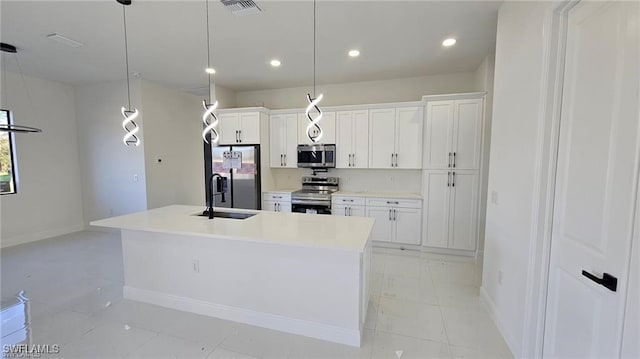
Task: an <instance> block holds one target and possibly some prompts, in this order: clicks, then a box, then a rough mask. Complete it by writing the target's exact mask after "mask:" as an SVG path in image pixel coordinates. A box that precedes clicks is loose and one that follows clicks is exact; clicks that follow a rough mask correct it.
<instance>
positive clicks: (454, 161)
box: [453, 152, 456, 168]
mask: <svg viewBox="0 0 640 359" xmlns="http://www.w3.org/2000/svg"><path fill="white" fill-rule="evenodd" d="M453 168H456V153H455V152H454V153H453Z"/></svg>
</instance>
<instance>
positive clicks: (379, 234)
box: [367, 207, 392, 242]
mask: <svg viewBox="0 0 640 359" xmlns="http://www.w3.org/2000/svg"><path fill="white" fill-rule="evenodd" d="M367 217H371V218H373V219H375V223H374V224H373V229H372V230H371V239H372V240H374V241H379V242H391V223H392V222H391V208H388V207H367Z"/></svg>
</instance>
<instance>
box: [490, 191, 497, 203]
mask: <svg viewBox="0 0 640 359" xmlns="http://www.w3.org/2000/svg"><path fill="white" fill-rule="evenodd" d="M491 203H493V204H498V192H496V191H491Z"/></svg>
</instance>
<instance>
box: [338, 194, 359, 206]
mask: <svg viewBox="0 0 640 359" xmlns="http://www.w3.org/2000/svg"><path fill="white" fill-rule="evenodd" d="M331 205H332V206H333V205H337V206H341V205H351V206H364V205H365V200H364V197H343V196H336V197H334V196H331Z"/></svg>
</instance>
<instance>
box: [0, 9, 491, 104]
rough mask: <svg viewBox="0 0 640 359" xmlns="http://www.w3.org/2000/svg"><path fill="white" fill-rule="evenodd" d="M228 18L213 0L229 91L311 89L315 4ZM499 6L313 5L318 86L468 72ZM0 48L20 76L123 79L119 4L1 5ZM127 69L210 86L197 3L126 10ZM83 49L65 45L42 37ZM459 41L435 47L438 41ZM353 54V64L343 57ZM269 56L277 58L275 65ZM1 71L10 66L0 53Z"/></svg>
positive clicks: (485, 45) (219, 64)
mask: <svg viewBox="0 0 640 359" xmlns="http://www.w3.org/2000/svg"><path fill="white" fill-rule="evenodd" d="M256 2H257V3H258V5H259V6H260V7H262V9H263V10H264V11H263V12H262V13H260V14H256V15H247V16H236V15H233V14H231V12H229V11H228V10H227V9H226V8H224V6H223V5H222V4H221V3H220V2H219V1H217V0H210V2H209V10H210V26H211V34H212V38H211V44H212V50H211V52H212V65H213V66H214V67H215V68H216V70H217V74H215V75H213V79H214V81H215V82H216V83H217V84H219V85H222V86H225V87H228V88H231V89H234V90H237V91H244V90H257V89H266V88H283V87H294V86H307V85H311V84H312V82H313V77H312V75H313V13H312V11H313V3H312V2H311V1H309V0H304V1H303V0H299V1H265V0H256ZM499 5H500V2H486V1H442V2H434V1H330V0H323V1H318V3H317V5H316V6H317V82H318V83H319V84H320V83H342V82H354V81H367V80H382V79H391V78H401V77H410V76H421V75H431V74H442V73H453V72H461V71H473V70H475V69H476V68H477V67H478V65H479V64H480V63H481V62H482V60H483V58H484V57H485V56H486V55H487V54H489V53H490V52H491V51H493V49H494V47H495V33H496V19H497V9H498V7H499ZM0 12H1V29H0V30H1V32H0V37H1V40H2V42H8V43H11V44H13V45H15V46H17V47H18V48H19V54H18V59H19V61H20V65H21V67H22V70H23V72H24V73H25V74H31V75H34V76H37V77H42V78H47V79H51V80H55V81H59V82H63V83H67V84H72V85H79V84H89V83H97V82H104V81H114V80H119V79H124V77H125V63H124V40H123V34H124V33H123V27H122V6H121V5H120V4H118V3H117V2H116V1H115V0H109V1H101V0H93V1H51V0H49V1H24V0H22V1H6V0H2V1H1V3H0ZM127 30H128V36H129V59H130V71H131V72H140V73H141V74H142V77H143V78H146V79H149V80H153V81H157V82H160V83H164V84H166V85H169V86H172V87H175V88H179V89H183V90H187V91H191V92H195V93H198V92H200V93H201V92H202V89H203V88H205V87H206V86H207V77H206V76H207V75H206V74H205V73H204V68H205V67H206V39H205V34H206V21H205V1H204V0H200V1H185V0H183V1H149V0H133V5H131V6H128V7H127ZM54 32H56V33H59V34H61V35H64V36H67V37H70V38H72V39H74V40H77V41H80V42H82V43H84V46H82V47H80V48H71V47H67V46H65V45H62V44H60V43H57V42H54V41H51V40H49V39H47V38H46V35H48V34H50V33H54ZM450 36H453V37H455V38H457V39H458V43H457V44H456V45H455V46H454V47H452V48H443V47H442V46H441V42H442V40H443V39H444V38H446V37H450ZM352 48H356V49H359V50H360V52H361V55H360V57H358V58H349V57H348V56H347V51H348V50H349V49H352ZM272 58H278V59H280V60H281V61H282V66H281V67H280V68H272V67H271V66H270V65H269V62H270V60H271V59H272ZM5 59H6V61H5V62H6V66H7V69H9V70H14V71H15V70H16V67H15V60H14V59H13V57H11V56H9V57H7V56H5Z"/></svg>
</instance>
